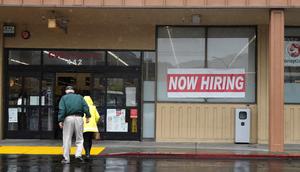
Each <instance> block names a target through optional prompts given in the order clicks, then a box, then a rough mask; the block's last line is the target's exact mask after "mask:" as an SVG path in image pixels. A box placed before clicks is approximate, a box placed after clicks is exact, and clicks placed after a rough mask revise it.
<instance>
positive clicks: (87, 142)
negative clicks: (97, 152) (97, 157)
mask: <svg viewBox="0 0 300 172" xmlns="http://www.w3.org/2000/svg"><path fill="white" fill-rule="evenodd" d="M83 98H84V100H85V102H86V103H87V105H88V106H89V111H90V114H91V117H90V122H89V123H86V122H85V120H86V118H85V115H84V117H83V120H84V125H83V138H84V142H83V147H84V150H85V155H86V159H87V160H89V159H90V153H91V148H92V144H93V142H92V141H93V135H94V133H96V132H99V130H98V127H97V123H98V121H99V119H100V116H99V113H98V111H97V108H96V106H95V105H94V103H93V100H92V98H91V97H90V96H84V97H83Z"/></svg>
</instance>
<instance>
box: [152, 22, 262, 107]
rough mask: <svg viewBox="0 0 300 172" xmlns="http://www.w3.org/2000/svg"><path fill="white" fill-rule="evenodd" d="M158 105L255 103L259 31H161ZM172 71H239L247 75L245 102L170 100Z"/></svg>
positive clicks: (250, 28)
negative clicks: (236, 69)
mask: <svg viewBox="0 0 300 172" xmlns="http://www.w3.org/2000/svg"><path fill="white" fill-rule="evenodd" d="M157 45H158V52H157V54H158V74H157V77H158V80H157V82H158V83H157V86H158V88H157V99H158V101H177V102H178V101H179V102H202V101H205V102H249V103H250V102H251V103H252V102H255V100H256V92H255V91H256V88H255V84H256V80H255V78H256V71H255V59H256V29H255V28H254V27H206V28H205V27H169V26H167V27H159V29H158V38H157ZM172 68H178V69H180V68H189V69H191V68H198V69H199V68H211V69H215V68H221V69H228V68H240V69H244V70H245V72H246V96H245V98H230V99H228V98H205V99H204V98H180V99H178V98H169V97H168V96H167V86H166V84H167V71H168V69H172Z"/></svg>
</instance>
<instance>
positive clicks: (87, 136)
mask: <svg viewBox="0 0 300 172" xmlns="http://www.w3.org/2000/svg"><path fill="white" fill-rule="evenodd" d="M93 135H94V133H93V132H85V133H83V139H84V142H83V147H84V150H85V155H87V156H89V155H90V152H91V149H92V144H93Z"/></svg>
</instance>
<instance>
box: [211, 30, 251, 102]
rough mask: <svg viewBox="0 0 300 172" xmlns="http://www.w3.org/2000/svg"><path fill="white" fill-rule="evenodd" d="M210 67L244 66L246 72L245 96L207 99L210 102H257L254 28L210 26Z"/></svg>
mask: <svg viewBox="0 0 300 172" xmlns="http://www.w3.org/2000/svg"><path fill="white" fill-rule="evenodd" d="M207 35H208V38H207V61H208V68H242V69H245V72H246V96H245V98H230V99H228V98H217V99H212V98H209V99H207V101H208V102H255V76H256V72H255V52H256V51H255V49H256V45H255V43H256V34H255V29H254V28H239V27H236V28H235V27H234V28H232V27H228V28H220V27H215V28H214V27H212V28H208V34H207Z"/></svg>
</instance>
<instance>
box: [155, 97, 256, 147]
mask: <svg viewBox="0 0 300 172" xmlns="http://www.w3.org/2000/svg"><path fill="white" fill-rule="evenodd" d="M236 108H250V109H251V142H252V143H255V142H256V138H257V134H256V133H257V106H256V105H249V106H247V105H238V104H198V103H195V104H190V103H158V104H157V110H156V141H159V142H164V141H168V142H170V141H172V142H215V143H218V142H219V143H233V142H234V136H235V134H234V132H235V109H236Z"/></svg>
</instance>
